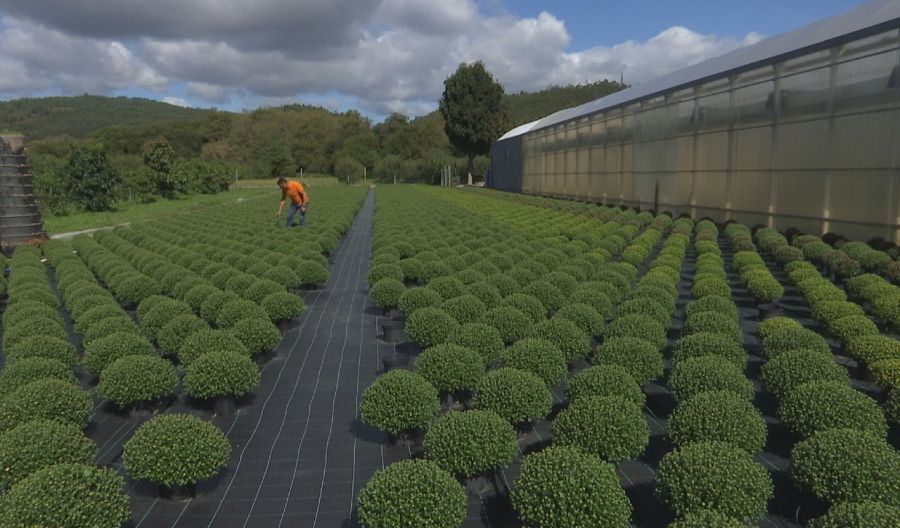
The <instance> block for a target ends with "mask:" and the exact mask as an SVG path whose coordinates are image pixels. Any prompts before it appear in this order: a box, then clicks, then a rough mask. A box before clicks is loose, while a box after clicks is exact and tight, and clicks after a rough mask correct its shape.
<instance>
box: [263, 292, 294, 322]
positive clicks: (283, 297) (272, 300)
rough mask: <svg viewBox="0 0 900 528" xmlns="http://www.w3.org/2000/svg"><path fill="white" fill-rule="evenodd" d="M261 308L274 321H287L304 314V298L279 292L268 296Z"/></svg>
mask: <svg viewBox="0 0 900 528" xmlns="http://www.w3.org/2000/svg"><path fill="white" fill-rule="evenodd" d="M260 306H262V308H263V310H265V311H266V313H267V314H268V315H269V319H271V320H272V321H285V320H288V319H293V318H294V317H297V316H298V315H300V314H301V313H303V298H302V297H300V296H299V295H296V294H294V293H291V292H286V291H279V292H275V293H270V294H269V295H266V296H265V298H264V299H263V300H262V302H260Z"/></svg>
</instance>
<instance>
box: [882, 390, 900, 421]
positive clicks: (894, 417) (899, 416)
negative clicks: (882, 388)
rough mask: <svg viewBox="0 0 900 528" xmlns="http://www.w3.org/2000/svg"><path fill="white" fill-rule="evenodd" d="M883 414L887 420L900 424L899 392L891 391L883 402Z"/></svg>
mask: <svg viewBox="0 0 900 528" xmlns="http://www.w3.org/2000/svg"><path fill="white" fill-rule="evenodd" d="M884 414H885V416H886V417H887V419H888V420H890V421H892V422H894V423H900V390H897V389H891V391H890V392H888V398H887V401H886V402H884Z"/></svg>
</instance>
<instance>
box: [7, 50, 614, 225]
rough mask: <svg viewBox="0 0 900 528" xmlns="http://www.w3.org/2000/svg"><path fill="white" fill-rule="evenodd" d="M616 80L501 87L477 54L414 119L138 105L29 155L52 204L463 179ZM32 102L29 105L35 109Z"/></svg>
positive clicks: (48, 140)
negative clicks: (280, 183)
mask: <svg viewBox="0 0 900 528" xmlns="http://www.w3.org/2000/svg"><path fill="white" fill-rule="evenodd" d="M618 88H620V86H619V85H618V83H609V82H607V81H602V82H600V83H593V84H590V85H581V86H577V87H572V86H570V87H551V88H549V89H548V90H545V91H542V92H539V93H535V94H525V93H520V94H514V95H508V96H507V95H504V94H503V90H502V88H501V87H500V85H499V84H498V83H496V82H495V81H494V80H493V78H492V77H491V75H490V73H489V72H487V71H486V70H485V69H484V67H483V65H481V63H473V64H471V65H461V66H460V69H459V70H457V72H456V73H454V74H453V75H451V76H450V77H448V79H447V81H446V82H445V93H444V95H443V97H442V100H441V104H440V107H439V110H438V111H435V112H432V113H430V114H427V115H425V116H421V117H418V118H414V119H410V118H408V117H406V116H404V115H401V114H397V113H395V114H391V115H389V116H387V117H386V118H385V119H384V120H383V121H381V122H378V123H374V122H372V120H370V119H369V118H367V117H366V116H364V115H362V114H361V113H359V112H357V111H355V110H350V111H346V112H334V111H329V110H326V109H324V108H320V107H314V106H308V105H299V104H298V105H287V106H282V107H278V108H260V109H256V110H252V111H245V112H241V113H233V112H224V111H218V110H209V111H202V112H200V111H196V110H194V111H191V112H188V113H181V114H178V118H175V119H156V118H155V116H153V115H152V111H150V110H149V108H150V107H149V106H148V105H147V104H145V102H142V103H141V104H140V105H139V107H140V112H138V114H141V115H144V116H145V117H147V119H146V120H145V121H143V122H134V121H135V118H133V117H131V118H123V119H122V120H121V122H122V123H123V124H117V125H113V126H105V127H103V128H101V129H99V130H95V131H93V132H91V133H89V134H87V135H86V136H84V137H76V136H75V135H73V134H69V133H65V134H61V135H60V134H58V135H55V136H52V137H45V138H42V139H40V140H37V141H34V140H31V141H30V149H29V153H30V161H31V163H32V171H33V173H34V175H35V178H36V186H37V190H38V193H39V195H40V198H41V203H42V206H43V207H44V208H45V210H48V211H49V212H64V211H67V210H71V209H86V210H105V209H108V208H110V207H114V206H115V204H116V203H117V202H118V201H123V200H124V201H129V200H132V201H133V200H138V201H145V202H146V201H152V200H155V199H158V198H161V197H163V198H166V197H173V196H177V195H178V194H185V193H198V192H202V193H214V192H218V191H220V190H224V189H227V187H228V185H229V183H230V182H232V181H233V180H234V179H235V177H238V178H240V179H259V178H276V177H279V176H285V177H296V176H298V175H299V174H301V173H302V174H329V175H334V176H336V177H337V178H338V179H339V180H341V181H345V182H350V183H354V182H357V181H360V180H362V179H363V178H364V177H365V178H368V179H370V180H372V181H376V182H419V183H429V184H437V183H439V182H440V179H441V173H442V170H444V169H445V168H446V167H450V170H451V172H452V173H454V174H456V175H458V176H459V177H460V178H461V181H463V182H465V175H466V173H471V174H472V175H473V176H474V179H476V180H478V179H481V177H482V176H483V174H484V173H485V171H486V170H487V168H488V167H489V159H488V158H487V154H488V153H489V149H490V145H491V144H492V143H493V141H495V140H496V139H497V137H499V135H500V134H502V133H503V132H504V131H505V130H507V129H509V128H512V127H513V126H517V125H518V124H521V123H522V122H525V121H524V120H530V119H531V118H532V114H531V112H533V111H534V108H535V107H539V108H541V109H542V110H547V111H546V112H545V113H550V112H551V111H555V110H559V109H561V108H565V107H569V106H574V105H577V104H581V103H583V102H586V101H589V100H592V99H595V98H597V97H600V96H602V95H605V94H606V93H609V92H610V91H614V89H618ZM54 99H58V98H54ZM73 99H76V100H77V99H78V98H73ZM117 99H118V98H117ZM32 101H34V100H32ZM90 101H91V108H92V109H94V110H96V111H98V112H102V110H100V109H99V108H98V107H97V105H96V104H95V101H94V99H93V98H91V99H90ZM57 102H58V101H57ZM117 103H121V101H118V100H117ZM2 104H7V103H2ZM34 104H35V103H30V105H29V108H30V109H31V111H32V112H33V113H34V112H37V111H36V109H35V108H34ZM157 104H159V105H161V106H169V105H164V104H162V103H157ZM115 106H116V112H120V113H123V114H125V115H127V114H128V112H127V111H126V110H123V109H122V108H120V107H119V106H121V105H120V104H117V105H115ZM2 111H3V108H2V107H0V113H2ZM168 112H170V110H169V109H167V110H166V113H164V115H169V114H168ZM198 112H199V113H198ZM51 113H59V112H51ZM198 116H199V117H198ZM537 117H540V116H537ZM448 118H449V119H448ZM97 119H98V120H99V121H103V119H100V118H97ZM20 121H21V120H20ZM26 121H27V119H26ZM41 123H44V121H41ZM23 128H24V127H23ZM50 128H51V129H52V130H54V131H56V130H59V129H58V128H55V127H50ZM79 130H81V129H79ZM74 131H75V129H73V132H74ZM26 139H29V138H26ZM451 140H452V141H451Z"/></svg>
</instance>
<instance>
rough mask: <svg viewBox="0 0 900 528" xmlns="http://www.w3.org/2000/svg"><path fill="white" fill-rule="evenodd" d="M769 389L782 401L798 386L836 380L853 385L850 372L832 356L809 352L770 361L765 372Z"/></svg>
mask: <svg viewBox="0 0 900 528" xmlns="http://www.w3.org/2000/svg"><path fill="white" fill-rule="evenodd" d="M761 378H762V381H763V383H764V384H765V387H766V390H768V391H769V392H771V393H772V394H774V395H775V396H776V397H777V398H778V399H779V400H781V399H784V397H785V396H787V395H788V393H790V392H791V391H792V390H793V389H794V388H795V387H798V386H800V385H803V384H804V383H808V382H811V381H835V382H839V383H843V384H845V385H849V384H850V380H849V378H848V377H847V371H846V370H845V369H844V368H843V367H841V366H840V365H838V364H837V363H835V362H834V359H833V358H832V356H831V355H830V354H823V353H821V352H815V351H812V350H808V349H804V348H801V349H797V350H791V351H788V352H784V353H783V354H780V355H778V356H777V357H775V358H773V359H770V360H769V361H767V362H766V363H765V364H764V365H763V367H762V372H761Z"/></svg>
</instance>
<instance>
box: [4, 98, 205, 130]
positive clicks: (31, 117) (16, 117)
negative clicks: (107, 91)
mask: <svg viewBox="0 0 900 528" xmlns="http://www.w3.org/2000/svg"><path fill="white" fill-rule="evenodd" d="M207 113H208V111H207V110H198V109H193V108H182V107H180V106H175V105H171V104H168V103H163V102H160V101H154V100H151V99H141V98H135V97H102V96H99V95H79V96H75V97H41V98H34V99H16V100H14V101H0V130H3V131H15V132H21V133H23V134H25V136H26V138H27V139H28V141H35V140H40V139H46V138H51V137H56V136H64V135H69V136H72V137H74V138H83V137H86V136H88V135H90V134H92V133H94V132H96V131H98V130H101V129H104V128H107V127H111V126H117V125H126V126H128V125H153V124H159V123H172V122H179V121H182V122H183V121H203V120H205V119H206V115H207Z"/></svg>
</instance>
